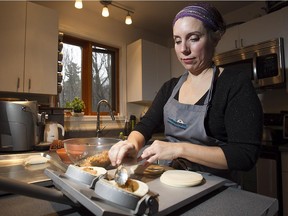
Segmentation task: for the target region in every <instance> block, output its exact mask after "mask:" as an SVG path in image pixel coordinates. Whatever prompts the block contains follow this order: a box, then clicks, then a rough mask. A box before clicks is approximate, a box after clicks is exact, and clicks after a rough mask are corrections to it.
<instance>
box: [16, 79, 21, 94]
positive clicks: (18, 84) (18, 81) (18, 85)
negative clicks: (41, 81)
mask: <svg viewBox="0 0 288 216" xmlns="http://www.w3.org/2000/svg"><path fill="white" fill-rule="evenodd" d="M16 88H17V91H18V90H19V88H20V78H19V77H18V79H17V86H16Z"/></svg>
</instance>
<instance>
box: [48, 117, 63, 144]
mask: <svg viewBox="0 0 288 216" xmlns="http://www.w3.org/2000/svg"><path fill="white" fill-rule="evenodd" d="M58 128H60V129H61V131H62V136H64V133H65V131H64V127H63V126H62V125H61V124H58V123H56V122H47V123H46V125H45V129H44V141H45V142H51V143H52V142H53V140H58V139H59V134H58Z"/></svg>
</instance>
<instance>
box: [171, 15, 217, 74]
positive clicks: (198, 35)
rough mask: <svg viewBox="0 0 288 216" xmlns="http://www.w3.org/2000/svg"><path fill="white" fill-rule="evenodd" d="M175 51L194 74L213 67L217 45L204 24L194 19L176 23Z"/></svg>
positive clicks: (174, 29) (179, 20)
mask: <svg viewBox="0 0 288 216" xmlns="http://www.w3.org/2000/svg"><path fill="white" fill-rule="evenodd" d="M173 36H174V42H175V51H176V55H177V57H178V59H179V61H180V62H181V63H182V65H183V66H184V67H185V69H187V70H188V71H190V72H191V73H194V74H199V73H201V72H202V71H203V70H204V69H206V68H207V67H210V66H211V63H212V57H213V53H214V48H215V45H213V43H212V42H211V41H210V40H209V37H208V32H207V30H206V29H205V27H204V26H203V23H202V22H201V21H200V20H198V19H195V18H193V17H184V18H180V19H178V20H177V21H176V23H175V24H174V27H173Z"/></svg>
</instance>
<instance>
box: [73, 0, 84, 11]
mask: <svg viewBox="0 0 288 216" xmlns="http://www.w3.org/2000/svg"><path fill="white" fill-rule="evenodd" d="M74 6H75V8H77V9H82V8H83V3H82V0H75V4H74Z"/></svg>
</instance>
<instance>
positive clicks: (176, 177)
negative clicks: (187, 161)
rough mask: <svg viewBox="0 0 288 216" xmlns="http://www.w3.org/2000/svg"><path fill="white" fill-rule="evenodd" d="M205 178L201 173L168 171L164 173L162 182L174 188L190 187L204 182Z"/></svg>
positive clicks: (161, 178)
mask: <svg viewBox="0 0 288 216" xmlns="http://www.w3.org/2000/svg"><path fill="white" fill-rule="evenodd" d="M202 180H203V176H202V175H201V174H199V173H196V172H192V171H186V170H168V171H166V172H164V173H163V174H162V175H161V177H160V181H161V182H162V183H164V184H167V185H170V186H173V187H190V186H195V185H198V184H200V183H201V182H202Z"/></svg>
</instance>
